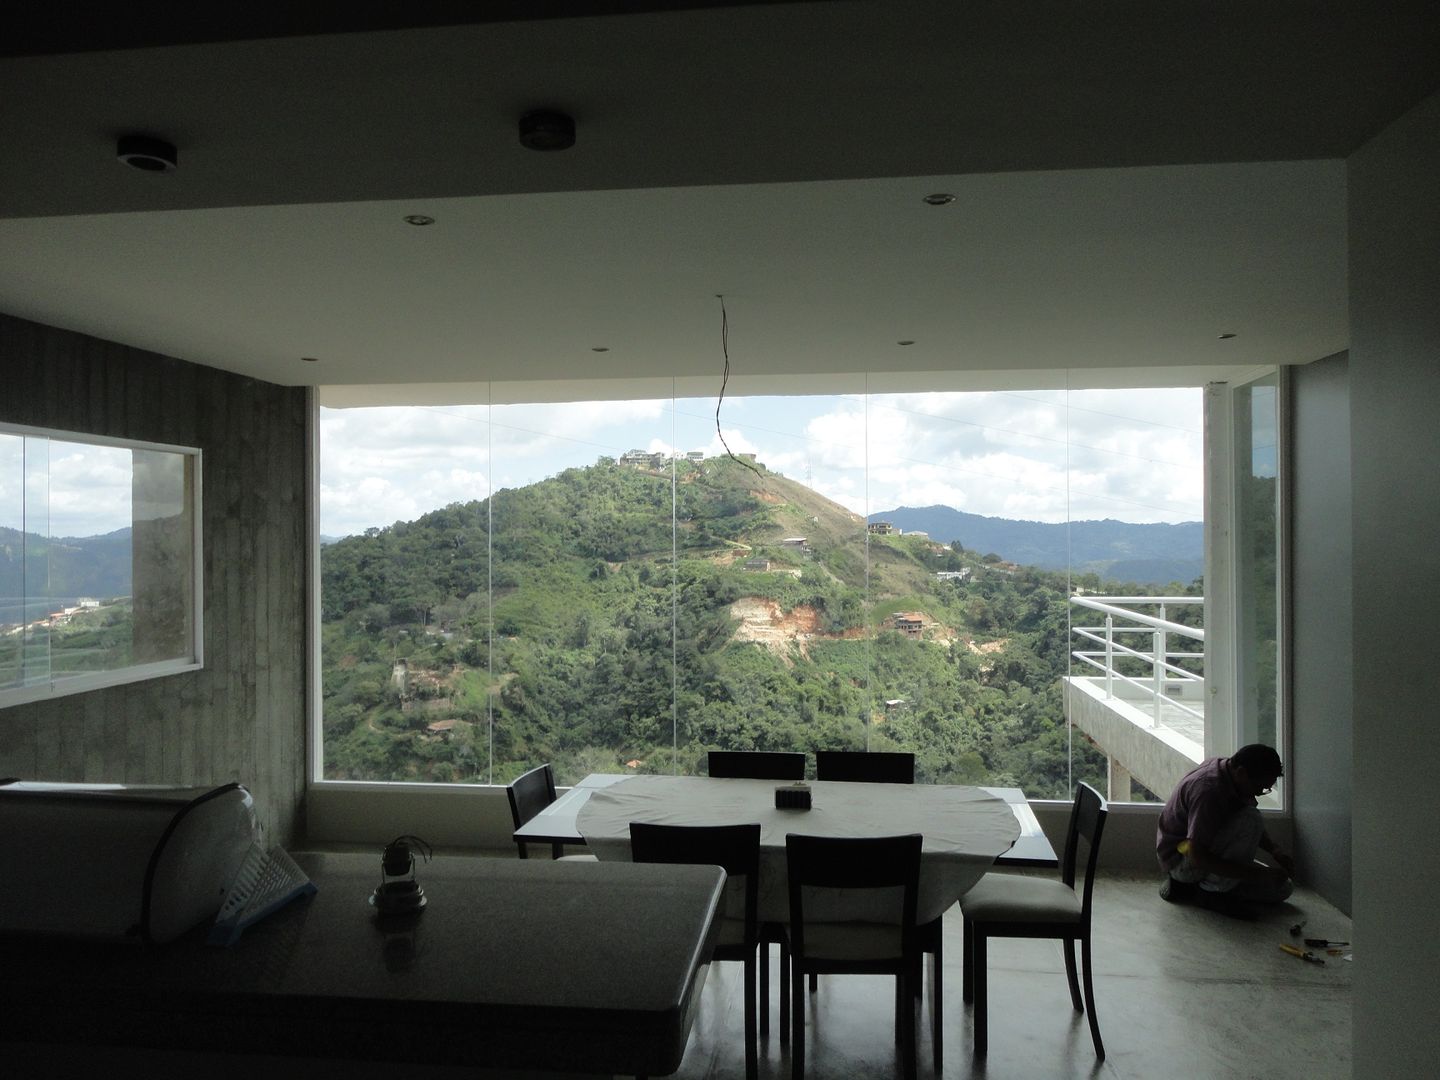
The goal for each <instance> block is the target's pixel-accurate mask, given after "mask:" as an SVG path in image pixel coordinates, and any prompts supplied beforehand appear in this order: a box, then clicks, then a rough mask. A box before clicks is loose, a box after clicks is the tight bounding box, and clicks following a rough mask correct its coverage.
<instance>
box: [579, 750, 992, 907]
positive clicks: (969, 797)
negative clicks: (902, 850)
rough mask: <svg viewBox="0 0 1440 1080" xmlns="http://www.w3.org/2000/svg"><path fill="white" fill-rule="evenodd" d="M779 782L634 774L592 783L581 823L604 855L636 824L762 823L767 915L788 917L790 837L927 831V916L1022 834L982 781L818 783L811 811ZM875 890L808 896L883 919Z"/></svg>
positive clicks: (625, 854)
mask: <svg viewBox="0 0 1440 1080" xmlns="http://www.w3.org/2000/svg"><path fill="white" fill-rule="evenodd" d="M786 786H788V785H787V784H785V783H784V782H777V781H774V780H752V779H731V778H716V777H708V776H665V775H634V776H628V777H621V778H619V779H617V780H616V781H614V782H610V783H606V784H604V785H603V786H595V787H591V788H589V789H585V790H588V794H587V795H586V796H584V799H583V803H582V805H580V807H579V809H578V813H577V814H576V821H575V824H576V828H577V830H578V832H579V834H580V835H581V836H582V837H583V838H584V841H585V843H586V845H587V846H588V847H589V850H590V851H591V852H592V853H593V854H594V855H595V856H596V857H597V858H598V859H599V860H600V861H601V862H607V861H627V860H629V858H630V823H631V822H633V821H643V822H653V823H657V824H662V825H734V824H748V823H752V822H754V823H758V824H759V825H760V880H759V893H760V896H759V905H760V912H759V913H760V918H761V919H762V920H763V921H767V922H781V923H783V922H787V921H788V919H789V892H788V882H787V874H786V860H785V837H786V836H787V835H788V834H790V833H800V834H805V835H810V836H836V837H864V836H893V835H898V834H904V833H920V834H921V835H922V836H923V837H924V841H923V844H922V847H921V856H920V889H919V898H918V905H917V916H918V918H919V921H920V922H921V923H927V922H930V921H932V920H934V919H937V918H939V917H940V916H941V915H943V914H944V913H945V911H946V910H947V909H948V908H949V907H950V906H951V905H952V904H954V903H955V901H956V900H957V899H959V897H961V896H962V895H964V894H965V892H966V891H968V890H969V889H970V887H971V886H972V885H974V884H975V883H976V882H977V881H979V880H980V878H981V877H982V876H983V875H984V874H985V872H986V871H987V870H989V869H990V868H991V867H993V866H994V864H995V860H996V857H997V856H999V855H1002V854H1003V853H1005V852H1006V851H1008V850H1009V849H1010V848H1011V846H1012V845H1013V844H1014V843H1015V841H1016V839H1017V838H1018V837H1019V835H1020V831H1021V830H1020V823H1019V821H1018V820H1017V818H1016V815H1015V814H1014V813H1013V812H1012V810H1011V807H1010V805H1009V804H1008V803H1007V802H1006V800H1005V799H1003V798H1000V797H998V796H996V795H994V794H992V793H990V792H988V791H985V790H984V789H982V788H978V787H968V786H961V785H951V784H875V783H859V782H853V781H824V780H815V781H810V782H809V784H808V787H809V790H810V808H809V809H794V808H780V807H778V806H777V805H776V796H775V792H776V788H777V787H786ZM870 892H872V891H871V890H860V891H845V890H836V891H835V892H833V893H832V894H830V895H828V896H825V897H816V898H815V902H814V906H813V907H812V905H811V903H810V902H808V901H807V909H809V910H813V912H814V916H815V918H817V919H819V920H827V919H833V920H837V921H854V920H865V919H867V918H875V919H883V918H885V917H887V914H888V912H889V911H890V910H891V908H890V906H889V905H890V900H889V899H887V898H885V897H881V896H870V895H867V894H868V893H870Z"/></svg>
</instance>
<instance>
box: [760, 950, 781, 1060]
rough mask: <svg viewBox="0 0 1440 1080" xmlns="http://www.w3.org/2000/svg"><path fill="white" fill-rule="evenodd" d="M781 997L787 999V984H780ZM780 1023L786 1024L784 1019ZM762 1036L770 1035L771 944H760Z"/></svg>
mask: <svg viewBox="0 0 1440 1080" xmlns="http://www.w3.org/2000/svg"><path fill="white" fill-rule="evenodd" d="M780 989H781V993H780V997H781V999H782V1000H783V999H784V997H785V993H784V990H785V983H784V982H783V981H782V982H781V983H780ZM780 1023H782V1024H783V1023H785V1021H784V1020H783V1019H782V1020H781V1021H780ZM760 1034H761V1035H765V1036H768V1035H769V1034H770V943H769V942H768V941H762V942H760Z"/></svg>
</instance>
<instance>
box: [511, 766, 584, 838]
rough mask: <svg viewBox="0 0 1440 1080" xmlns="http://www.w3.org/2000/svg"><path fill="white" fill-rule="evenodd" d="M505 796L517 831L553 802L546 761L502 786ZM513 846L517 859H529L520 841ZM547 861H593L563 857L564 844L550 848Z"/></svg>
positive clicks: (552, 782)
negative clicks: (516, 849)
mask: <svg viewBox="0 0 1440 1080" xmlns="http://www.w3.org/2000/svg"><path fill="white" fill-rule="evenodd" d="M505 795H506V797H507V798H508V799H509V800H510V820H511V821H512V822H513V823H514V826H515V828H517V829H518V828H520V826H521V825H524V824H525V823H526V822H527V821H529V820H530V819H531V818H533V817H534V816H535V815H536V814H538V813H540V811H541V810H544V809H545V807H547V806H549V805H550V804H551V803H553V802H554V801H555V773H554V770H552V769H551V768H550V763H549V762H548V761H547V762H546V763H545V764H544V765H537V766H535V768H533V769H531V770H530V771H529V772H526V773H521V774H520V775H519V776H517V777H516V778H515V779H514V780H512V781H510V783H509V784H508V785H507V786H506V788H505ZM515 846H516V847H517V848H519V849H520V858H522V859H528V858H529V857H530V853H529V852H528V851H527V850H526V848H525V841H524V840H516V841H515ZM550 857H551V858H554V859H561V858H563V859H565V860H566V861H567V862H582V861H584V862H594V861H595V856H594V855H566V854H565V845H564V844H551V845H550Z"/></svg>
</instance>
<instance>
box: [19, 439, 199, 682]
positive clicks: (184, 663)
mask: <svg viewBox="0 0 1440 1080" xmlns="http://www.w3.org/2000/svg"><path fill="white" fill-rule="evenodd" d="M0 435H19V436H22V437H34V438H45V439H50V440H52V441H55V442H68V443H79V444H81V445H85V446H105V447H114V448H117V449H123V450H142V451H152V452H160V453H172V454H182V455H184V456H186V457H188V458H190V459H192V460H193V461H194V467H193V472H192V484H191V490H190V495H189V501H190V512H191V536H190V544H191V553H192V556H191V597H190V605H191V613H190V614H191V628H192V629H191V634H190V638H191V640H190V650H189V653H190V655H189V656H188V657H178V658H176V659H173V660H160V661H155V662H153V663H147V664H129V665H126V666H125V667H122V668H115V669H113V670H110V671H93V672H90V671H87V672H78V673H75V674H69V675H61V676H59V677H55V676H51V677H50V678H48V679H45V680H44V681H42V682H37V683H32V684H30V685H28V686H11V687H0V709H3V708H9V707H11V706H14V705H26V704H30V703H33V702H38V701H51V700H55V699H58V698H62V697H68V696H70V695H72V694H83V693H88V692H90V691H94V690H104V689H108V688H110V687H115V686H125V685H128V684H130V683H136V682H144V681H147V680H149V679H157V678H162V677H164V676H167V675H179V674H182V673H184V672H187V671H199V670H201V669H203V668H204V666H205V625H204V614H205V592H204V584H205V558H204V554H205V553H204V520H203V518H204V514H203V510H204V497H203V490H202V489H203V479H204V472H205V469H204V451H203V450H202V449H201V448H200V447H198V446H180V445H176V444H173V443H160V442H150V441H147V440H144V439H126V438H120V437H117V436H112V435H95V434H90V433H88V432H82V431H67V430H64V429H60V428H44V427H35V426H32V425H28V424H11V423H7V422H3V421H0ZM133 526H134V522H133V518H132V521H131V527H132V529H133Z"/></svg>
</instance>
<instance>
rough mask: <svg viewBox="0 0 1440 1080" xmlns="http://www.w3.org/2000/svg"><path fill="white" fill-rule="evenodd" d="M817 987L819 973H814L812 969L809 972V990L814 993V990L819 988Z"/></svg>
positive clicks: (818, 985)
mask: <svg viewBox="0 0 1440 1080" xmlns="http://www.w3.org/2000/svg"><path fill="white" fill-rule="evenodd" d="M819 989H820V976H819V975H816V974H815V972H813V971H812V972H810V992H811V993H812V994H813V993H815V991H816V990H819Z"/></svg>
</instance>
